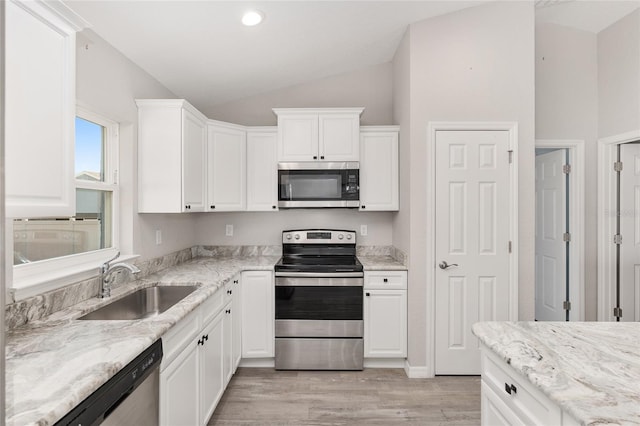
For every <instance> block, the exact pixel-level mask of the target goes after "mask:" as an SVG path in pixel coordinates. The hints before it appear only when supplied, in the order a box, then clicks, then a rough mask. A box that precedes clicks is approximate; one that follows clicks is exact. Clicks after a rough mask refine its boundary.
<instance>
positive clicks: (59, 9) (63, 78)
mask: <svg viewBox="0 0 640 426" xmlns="http://www.w3.org/2000/svg"><path fill="white" fill-rule="evenodd" d="M5 22H6V26H5V33H4V34H3V36H6V37H3V38H4V39H5V40H6V43H5V52H4V53H5V61H4V64H5V81H4V90H5V109H4V111H5V121H4V126H5V127H4V130H3V131H4V132H5V134H4V136H5V161H4V164H5V177H6V181H5V191H6V194H5V195H6V215H7V217H16V218H21V217H69V216H73V215H75V213H76V208H75V204H76V193H75V182H74V146H75V144H74V140H75V135H74V122H75V111H76V108H75V105H76V98H75V88H76V86H75V69H76V66H75V62H76V61H75V58H76V32H77V31H80V30H82V29H83V28H85V27H87V26H88V24H87V23H86V22H85V21H84V20H82V19H81V18H80V17H79V16H77V15H76V14H75V13H73V12H72V11H71V10H70V9H68V8H67V6H66V5H64V4H63V3H62V2H58V1H51V2H35V1H28V2H27V1H14V0H10V1H7V2H5Z"/></svg>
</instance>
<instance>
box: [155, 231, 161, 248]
mask: <svg viewBox="0 0 640 426" xmlns="http://www.w3.org/2000/svg"><path fill="white" fill-rule="evenodd" d="M160 244H162V230H160V229H156V245H157V246H159V245H160Z"/></svg>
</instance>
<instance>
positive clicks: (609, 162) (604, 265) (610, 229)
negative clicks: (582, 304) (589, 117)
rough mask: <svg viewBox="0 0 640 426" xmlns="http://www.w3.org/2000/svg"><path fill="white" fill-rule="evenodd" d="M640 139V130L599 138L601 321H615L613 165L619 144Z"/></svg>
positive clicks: (614, 179)
mask: <svg viewBox="0 0 640 426" xmlns="http://www.w3.org/2000/svg"><path fill="white" fill-rule="evenodd" d="M637 140H640V129H638V130H632V131H630V132H627V133H621V134H618V135H613V136H609V137H606V138H601V139H598V242H597V244H598V312H597V320H598V321H615V318H614V316H613V307H614V305H613V300H615V297H616V295H615V289H616V286H615V281H616V251H615V250H614V248H615V244H613V238H612V237H613V235H615V233H616V220H615V219H616V214H615V212H616V208H617V207H616V174H615V172H614V170H613V163H614V162H615V161H616V159H617V152H616V149H617V147H618V145H622V144H623V143H627V142H634V141H637Z"/></svg>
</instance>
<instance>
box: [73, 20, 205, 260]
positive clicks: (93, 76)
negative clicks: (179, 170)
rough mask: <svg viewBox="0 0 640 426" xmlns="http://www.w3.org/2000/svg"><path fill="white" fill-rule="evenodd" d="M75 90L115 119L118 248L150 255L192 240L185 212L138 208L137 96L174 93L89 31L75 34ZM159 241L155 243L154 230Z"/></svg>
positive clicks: (95, 108) (91, 107) (84, 100)
mask: <svg viewBox="0 0 640 426" xmlns="http://www.w3.org/2000/svg"><path fill="white" fill-rule="evenodd" d="M76 73H77V74H76V77H77V83H76V95H77V98H78V103H79V104H80V105H83V106H84V107H86V108H88V109H89V110H91V111H94V112H96V113H98V114H101V115H103V116H105V117H107V118H110V119H112V120H114V121H117V122H119V123H120V170H119V176H120V245H121V247H122V251H123V253H138V254H140V255H142V257H143V258H151V257H156V256H161V255H164V254H167V253H171V252H174V251H177V250H181V249H183V248H185V247H190V246H192V245H194V243H195V228H194V225H193V218H192V217H191V216H189V215H168V214H167V215H139V214H138V213H137V210H138V207H137V199H138V194H137V122H138V110H137V108H136V104H135V101H134V100H135V99H136V98H175V97H176V96H175V95H174V94H173V93H171V92H170V91H169V90H168V89H167V88H165V87H164V86H163V85H161V84H160V83H159V82H158V81H157V80H155V79H154V78H153V77H151V76H150V75H149V74H147V73H146V72H145V71H143V70H142V69H141V68H140V67H138V66H137V65H136V64H134V63H133V62H131V61H130V60H128V59H127V58H125V57H124V56H123V55H122V54H121V53H120V52H119V51H117V50H115V49H114V48H113V47H112V46H111V45H109V44H108V43H106V42H105V41H104V40H102V39H101V38H100V37H99V36H98V35H96V34H95V33H94V32H92V31H91V30H85V31H83V32H82V33H80V34H79V35H78V43H77V67H76ZM156 229H161V230H162V231H163V244H162V245H158V246H157V245H155V230H156Z"/></svg>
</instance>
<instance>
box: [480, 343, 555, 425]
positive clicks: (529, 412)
mask: <svg viewBox="0 0 640 426" xmlns="http://www.w3.org/2000/svg"><path fill="white" fill-rule="evenodd" d="M482 380H483V381H485V382H486V383H487V384H488V385H490V386H491V387H492V388H493V390H494V391H495V393H496V394H498V395H499V396H500V397H501V398H502V400H503V401H505V403H506V404H507V405H508V406H509V407H511V408H513V409H514V411H515V412H516V413H518V414H519V416H518V417H520V418H521V419H522V420H523V421H524V423H526V424H540V425H560V424H562V411H561V410H560V407H558V405H557V404H556V403H554V402H553V401H551V400H550V399H549V398H548V397H547V396H545V395H544V394H543V393H542V392H540V391H539V390H538V389H535V387H534V386H533V385H532V384H530V383H529V382H528V381H527V379H526V378H524V377H522V376H521V375H520V374H519V373H518V372H516V371H515V370H512V369H511V368H510V367H508V366H507V365H506V364H505V362H504V361H502V360H501V359H500V358H498V357H497V356H495V355H493V354H492V353H489V352H488V351H487V350H483V351H482ZM507 387H508V388H509V390H507ZM509 392H510V393H509Z"/></svg>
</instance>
